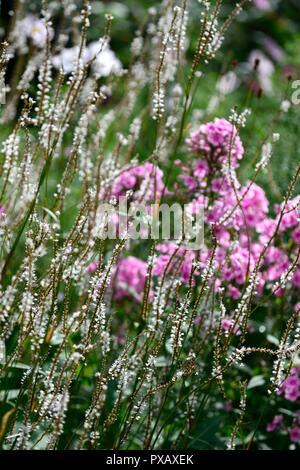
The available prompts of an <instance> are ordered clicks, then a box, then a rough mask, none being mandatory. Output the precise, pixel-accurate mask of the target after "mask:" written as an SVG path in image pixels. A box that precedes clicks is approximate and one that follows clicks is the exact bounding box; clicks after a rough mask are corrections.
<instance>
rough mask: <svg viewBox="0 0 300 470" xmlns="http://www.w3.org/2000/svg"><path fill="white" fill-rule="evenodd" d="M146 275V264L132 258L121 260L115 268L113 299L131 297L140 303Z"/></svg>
mask: <svg viewBox="0 0 300 470" xmlns="http://www.w3.org/2000/svg"><path fill="white" fill-rule="evenodd" d="M146 273H147V263H145V262H144V261H141V260H140V259H139V258H135V257H134V256H128V257H127V258H123V259H122V260H121V261H120V262H119V263H118V265H117V268H116V277H115V280H114V285H115V294H114V298H115V299H121V298H122V297H127V296H131V297H133V298H134V299H136V300H137V301H138V302H140V301H141V300H142V294H143V291H144V287H145V280H146ZM113 277H114V276H113Z"/></svg>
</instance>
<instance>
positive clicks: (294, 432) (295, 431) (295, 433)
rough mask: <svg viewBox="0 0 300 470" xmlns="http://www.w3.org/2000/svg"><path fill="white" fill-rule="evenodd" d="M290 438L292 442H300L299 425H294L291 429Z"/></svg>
mask: <svg viewBox="0 0 300 470" xmlns="http://www.w3.org/2000/svg"><path fill="white" fill-rule="evenodd" d="M290 440H291V441H292V442H299V441H300V427H299V426H293V427H292V428H291V429H290Z"/></svg>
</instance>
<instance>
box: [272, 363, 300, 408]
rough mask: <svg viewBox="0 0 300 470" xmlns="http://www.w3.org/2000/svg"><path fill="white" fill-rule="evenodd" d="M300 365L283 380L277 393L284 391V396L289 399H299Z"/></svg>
mask: <svg viewBox="0 0 300 470" xmlns="http://www.w3.org/2000/svg"><path fill="white" fill-rule="evenodd" d="M299 372H300V366H298V367H295V368H294V369H292V373H291V375H290V376H289V377H288V378H287V379H286V380H285V381H284V382H283V384H282V385H281V387H280V389H279V390H278V392H277V394H278V395H281V394H282V393H284V398H285V399H286V400H289V401H297V400H298V398H299V397H300V378H299Z"/></svg>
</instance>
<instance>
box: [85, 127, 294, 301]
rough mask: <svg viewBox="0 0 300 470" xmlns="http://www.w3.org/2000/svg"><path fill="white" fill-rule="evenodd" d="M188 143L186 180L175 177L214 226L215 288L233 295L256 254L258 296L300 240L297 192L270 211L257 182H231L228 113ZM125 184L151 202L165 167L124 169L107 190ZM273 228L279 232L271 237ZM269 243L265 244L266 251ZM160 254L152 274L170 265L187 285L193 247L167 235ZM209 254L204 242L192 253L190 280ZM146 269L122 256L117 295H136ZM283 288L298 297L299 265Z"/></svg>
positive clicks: (234, 154)
mask: <svg viewBox="0 0 300 470" xmlns="http://www.w3.org/2000/svg"><path fill="white" fill-rule="evenodd" d="M187 143H188V146H189V150H190V151H191V152H192V155H191V158H190V159H189V160H188V163H187V166H184V165H183V164H182V163H181V162H180V161H177V164H178V166H179V167H180V168H181V174H180V175H179V182H180V181H183V187H182V186H181V187H180V186H179V183H178V185H177V190H180V191H181V193H184V191H187V192H188V193H187V194H186V197H187V198H189V199H190V203H189V209H190V212H191V214H193V213H197V212H198V211H199V210H200V209H202V208H204V214H205V226H206V228H208V227H209V226H210V225H211V224H212V226H213V227H214V233H215V235H216V238H217V242H218V246H217V249H216V251H215V258H214V263H215V274H214V276H213V281H212V282H213V283H214V287H215V289H216V290H218V288H219V287H224V288H225V295H226V296H227V297H228V298H229V299H233V300H236V301H237V300H238V299H239V298H240V297H241V295H242V290H243V287H244V285H245V282H246V281H247V279H249V277H250V275H251V273H252V272H253V270H254V268H255V266H256V265H257V263H258V262H259V260H260V265H259V270H258V273H257V276H256V279H257V285H256V291H257V293H258V295H260V294H261V293H262V292H263V289H264V288H267V289H272V288H273V286H274V283H275V282H277V281H278V280H280V278H281V276H282V275H283V274H285V273H286V272H288V269H289V267H290V266H291V263H292V260H293V259H294V255H295V253H296V250H297V247H299V244H300V224H299V215H300V213H299V202H300V196H297V197H296V198H294V199H292V200H291V201H289V202H288V203H287V204H286V206H285V207H283V204H281V205H277V206H275V209H274V217H272V216H270V214H269V201H268V199H267V198H266V195H265V192H264V190H263V189H262V188H261V187H260V186H258V185H257V184H256V183H253V182H251V181H247V183H246V184H245V185H244V186H239V185H234V184H233V183H232V181H228V179H227V175H226V174H224V171H223V163H224V161H225V160H226V159H229V158H230V162H231V165H232V166H233V167H235V168H237V167H238V166H239V161H240V160H241V158H242V157H243V153H244V149H243V145H242V142H241V140H240V138H239V136H238V135H237V130H236V128H235V127H234V126H233V125H232V124H231V123H230V122H228V121H226V119H218V118H216V119H215V120H214V121H213V122H208V123H206V124H202V125H201V126H200V127H199V129H197V130H195V131H194V132H192V133H191V135H190V138H188V139H187ZM193 154H194V155H193ZM193 157H194V158H193ZM129 190H131V191H132V196H131V197H132V199H133V200H135V201H140V202H142V201H143V202H145V203H147V202H149V201H153V200H154V194H155V193H156V194H157V195H158V196H160V195H161V194H162V193H163V191H164V183H163V172H162V170H161V169H160V168H158V167H156V166H154V165H152V164H151V163H148V162H147V163H144V164H142V165H140V166H138V167H134V168H130V167H127V168H126V167H125V171H123V172H122V173H121V174H120V175H119V176H118V177H117V178H116V180H115V182H114V184H113V187H112V193H113V194H114V195H115V196H116V197H119V196H124V195H126V193H127V191H129ZM168 194H170V193H168ZM283 209H284V210H283ZM276 231H277V235H276V236H274V237H273V234H274V233H276ZM208 240H210V237H208ZM269 242H270V243H269ZM266 244H269V247H268V248H267V249H265V247H266ZM175 250H177V251H176V254H175ZM264 251H265V253H264V256H261V254H262V253H263V252H264ZM157 252H158V253H157V257H156V260H155V263H154V266H153V271H152V274H153V275H154V276H158V277H162V276H163V275H164V272H165V270H166V269H167V275H174V274H175V273H176V277H177V278H178V279H181V280H182V282H183V283H185V284H188V282H189V280H190V276H191V272H192V265H193V263H194V261H195V259H196V252H195V251H191V250H186V249H185V247H184V246H180V248H179V249H176V245H175V244H174V243H171V242H170V241H166V242H165V243H161V244H159V245H158V246H157ZM211 253H212V248H211V247H210V246H209V245H205V244H204V246H203V249H201V250H200V251H199V252H198V253H197V261H198V263H199V264H198V266H199V269H197V270H196V271H195V272H194V279H193V280H192V281H193V282H194V281H195V278H196V276H198V275H201V274H202V272H201V271H202V270H204V269H205V267H206V265H207V262H208V260H209V258H210V256H211ZM88 269H91V268H88ZM146 270H147V266H146V264H145V263H144V262H143V261H141V260H139V259H137V258H134V257H129V258H124V259H122V260H121V261H120V263H119V268H118V271H117V275H116V281H115V282H116V284H115V285H116V289H117V290H116V294H115V298H117V299H120V298H121V297H123V296H126V295H128V293H129V295H131V296H133V297H134V298H135V299H136V300H138V299H139V300H141V295H140V294H141V293H142V291H143V287H144V283H145V276H146ZM126 285H127V286H129V287H130V290H129V289H128V287H126ZM288 287H289V288H291V290H290V294H291V295H292V298H297V296H298V297H299V294H300V265H299V266H296V269H295V270H294V273H293V275H292V277H291V279H290V280H289V284H288ZM133 293H134V294H133ZM282 293H283V291H282V289H281V288H276V290H275V295H276V296H281V295H282Z"/></svg>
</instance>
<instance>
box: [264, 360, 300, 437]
mask: <svg viewBox="0 0 300 470" xmlns="http://www.w3.org/2000/svg"><path fill="white" fill-rule="evenodd" d="M299 372H300V366H298V367H294V368H293V369H292V370H291V375H290V376H289V377H288V378H287V379H286V380H285V381H284V382H283V384H282V385H281V387H280V389H279V390H278V392H277V395H282V394H283V395H284V398H285V399H286V400H288V401H291V402H295V403H299V400H298V398H299V397H300V378H299ZM280 429H287V427H286V426H285V424H284V420H283V415H282V414H280V415H276V416H274V418H273V421H272V422H271V423H269V424H268V425H267V431H268V432H271V431H275V430H280ZM288 429H289V437H290V440H291V442H295V443H299V442H300V411H296V412H295V416H294V418H293V421H292V425H291V426H289V428H288Z"/></svg>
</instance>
